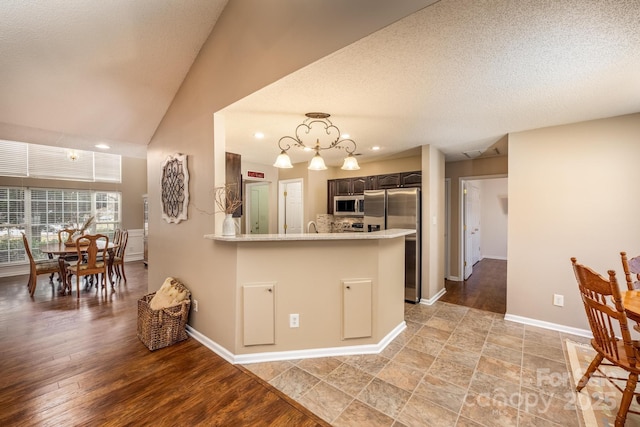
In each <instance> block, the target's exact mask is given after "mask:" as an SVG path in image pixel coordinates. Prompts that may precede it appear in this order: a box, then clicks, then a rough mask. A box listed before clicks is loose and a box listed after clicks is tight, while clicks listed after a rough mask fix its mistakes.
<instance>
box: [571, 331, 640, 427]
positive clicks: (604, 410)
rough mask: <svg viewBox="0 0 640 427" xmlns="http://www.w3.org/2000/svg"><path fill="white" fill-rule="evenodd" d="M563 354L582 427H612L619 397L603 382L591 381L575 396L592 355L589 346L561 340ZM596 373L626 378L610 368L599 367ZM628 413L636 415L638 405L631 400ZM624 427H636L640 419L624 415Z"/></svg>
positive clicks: (617, 370) (603, 380)
mask: <svg viewBox="0 0 640 427" xmlns="http://www.w3.org/2000/svg"><path fill="white" fill-rule="evenodd" d="M565 345H566V350H567V352H566V354H567V358H568V360H569V365H570V368H571V375H572V380H573V385H574V387H573V389H574V396H575V404H576V406H577V408H578V412H580V413H581V414H582V419H583V420H584V425H585V427H609V426H610V427H613V425H614V422H615V419H616V414H617V413H618V407H619V403H620V399H621V397H622V393H621V392H619V391H618V390H617V389H616V388H615V387H614V386H613V385H612V384H611V383H610V382H609V381H608V380H606V379H605V378H597V377H591V379H590V380H589V383H588V384H587V386H586V387H585V388H583V389H582V391H581V392H580V393H577V392H575V384H577V383H578V381H580V379H581V378H582V375H584V373H585V371H586V370H587V368H588V367H589V364H590V363H591V361H592V360H593V358H594V357H595V355H596V351H595V350H594V349H593V347H591V345H589V344H583V343H578V342H575V341H571V340H569V339H567V340H565ZM600 369H601V370H603V371H604V372H606V373H607V374H608V375H612V374H613V373H614V372H615V373H617V374H613V375H615V376H618V377H621V378H626V377H627V376H628V375H627V372H626V371H625V370H623V369H620V368H617V367H613V366H605V367H603V366H602V365H601V366H600ZM629 409H630V410H636V411H640V405H639V404H638V403H637V402H636V400H635V398H634V399H633V401H632V402H631V407H630V408H629ZM625 425H627V426H640V415H637V414H631V413H629V414H628V415H627V422H626V424H625Z"/></svg>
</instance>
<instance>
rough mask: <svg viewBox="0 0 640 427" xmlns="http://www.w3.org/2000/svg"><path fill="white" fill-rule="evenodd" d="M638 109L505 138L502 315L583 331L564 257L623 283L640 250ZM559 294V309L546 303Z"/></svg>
mask: <svg viewBox="0 0 640 427" xmlns="http://www.w3.org/2000/svg"><path fill="white" fill-rule="evenodd" d="M639 159H640V114H634V115H628V116H622V117H614V118H610V119H603V120H595V121H589V122H584V123H576V124H571V125H566V126H557V127H550V128H545V129H538V130H533V131H529V132H520V133H515V134H512V135H510V137H509V231H508V233H509V236H508V259H509V266H508V273H507V313H508V314H510V315H514V316H521V317H525V318H531V319H538V320H542V321H547V322H551V323H555V324H560V325H566V326H570V327H577V328H581V329H588V324H587V320H586V316H585V313H584V309H583V307H582V303H581V301H580V298H579V295H578V289H577V284H576V280H575V277H574V276H573V271H572V268H571V262H570V261H569V259H570V257H576V258H577V259H578V262H580V263H583V264H586V265H588V266H590V267H592V268H594V269H595V270H596V271H598V272H599V273H601V274H606V271H607V269H614V270H615V271H616V272H617V273H618V278H619V280H622V288H623V289H624V288H625V285H624V275H623V274H622V267H621V264H620V255H619V252H620V251H627V252H628V253H631V254H633V255H637V254H640V221H639V220H638V212H640V199H639V198H638V197H637V195H638V183H640V168H639V167H638V160H639ZM554 293H557V294H561V295H564V302H565V305H564V307H556V306H553V305H552V300H553V294H554Z"/></svg>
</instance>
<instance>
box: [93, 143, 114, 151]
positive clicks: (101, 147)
mask: <svg viewBox="0 0 640 427" xmlns="http://www.w3.org/2000/svg"><path fill="white" fill-rule="evenodd" d="M96 148H99V149H101V150H108V149H109V148H111V147H109V146H108V145H107V144H96Z"/></svg>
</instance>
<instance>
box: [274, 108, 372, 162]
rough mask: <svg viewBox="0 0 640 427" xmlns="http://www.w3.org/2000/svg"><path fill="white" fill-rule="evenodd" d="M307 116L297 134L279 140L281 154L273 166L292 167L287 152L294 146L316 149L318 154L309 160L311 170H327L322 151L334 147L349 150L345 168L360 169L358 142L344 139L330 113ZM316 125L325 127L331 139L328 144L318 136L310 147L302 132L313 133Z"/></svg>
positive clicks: (297, 129)
mask: <svg viewBox="0 0 640 427" xmlns="http://www.w3.org/2000/svg"><path fill="white" fill-rule="evenodd" d="M305 116H306V117H307V118H306V119H304V121H303V122H302V123H301V124H299V125H298V127H296V133H295V136H283V137H282V138H280V140H279V141H278V147H280V150H281V151H280V154H279V155H278V158H277V159H276V162H275V163H274V164H273V166H275V167H277V168H292V167H293V165H292V164H291V159H290V158H289V155H288V154H287V151H288V150H289V149H290V148H291V147H292V146H294V147H298V148H302V149H304V150H307V151H311V150H314V151H315V152H316V154H315V155H314V156H313V158H312V159H311V161H310V162H309V167H308V169H309V170H315V171H320V170H325V169H327V166H325V164H324V159H323V158H322V156H320V151H322V150H330V149H332V148H336V149H343V150H344V151H346V152H347V157H345V159H344V163H343V164H342V168H341V169H344V170H358V169H360V166H359V165H358V161H357V160H356V158H355V157H354V155H353V154H354V153H355V151H356V143H355V142H354V141H353V140H352V139H347V138H345V139H342V136H341V134H340V129H338V128H337V127H336V126H335V125H334V124H333V123H331V120H329V117H330V114H327V113H307V114H305ZM314 126H316V129H320V130H322V128H324V132H325V133H326V134H327V135H328V136H329V138H330V141H329V142H328V143H327V144H326V145H321V144H320V138H319V137H317V138H316V142H315V145H314V146H313V147H310V146H309V145H306V144H305V143H304V142H302V138H301V137H300V134H301V133H303V134H306V135H309V133H311V130H312V128H313V127H314Z"/></svg>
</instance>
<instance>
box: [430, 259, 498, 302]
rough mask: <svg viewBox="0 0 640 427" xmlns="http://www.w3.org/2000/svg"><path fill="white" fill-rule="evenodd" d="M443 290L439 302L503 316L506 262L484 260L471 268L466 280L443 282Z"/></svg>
mask: <svg viewBox="0 0 640 427" xmlns="http://www.w3.org/2000/svg"><path fill="white" fill-rule="evenodd" d="M445 289H446V290H447V292H446V293H445V294H444V295H443V296H442V297H441V298H440V301H443V302H449V303H451V304H457V305H463V306H465V307H471V308H477V309H479V310H485V311H491V312H494V313H501V314H505V313H506V312H507V261H505V260H498V259H490V258H485V259H483V260H481V261H479V262H478V263H476V264H475V265H474V266H473V274H472V275H471V276H470V277H469V278H468V279H467V280H465V281H463V282H454V281H451V280H445Z"/></svg>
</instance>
